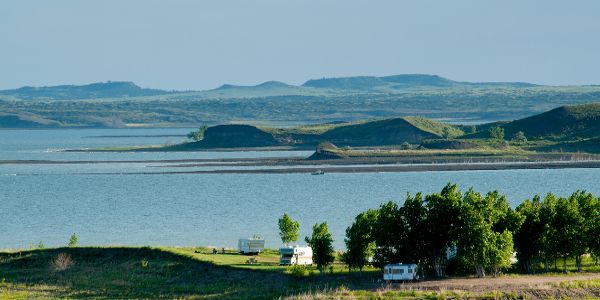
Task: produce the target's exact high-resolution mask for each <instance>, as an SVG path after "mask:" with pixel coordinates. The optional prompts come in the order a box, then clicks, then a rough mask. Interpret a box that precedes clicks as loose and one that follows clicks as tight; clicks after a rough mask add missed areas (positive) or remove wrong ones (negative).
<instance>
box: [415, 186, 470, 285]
mask: <svg viewBox="0 0 600 300" xmlns="http://www.w3.org/2000/svg"><path fill="white" fill-rule="evenodd" d="M461 199H462V194H461V192H460V190H459V189H458V186H457V185H455V184H450V183H448V184H447V185H446V186H445V187H444V188H443V189H442V191H441V193H439V194H437V193H434V194H431V195H427V196H425V203H426V208H427V219H426V220H425V224H426V226H425V228H427V230H426V231H425V235H424V239H425V240H424V243H425V245H426V247H427V253H428V255H429V257H430V258H429V261H430V264H431V265H432V267H433V271H434V274H435V276H438V277H439V276H443V275H444V264H445V262H446V258H447V256H446V255H447V251H448V248H449V247H450V246H452V245H453V244H454V243H455V242H456V236H457V233H458V231H459V230H460V228H461V227H462V221H461V220H460V213H461Z"/></svg>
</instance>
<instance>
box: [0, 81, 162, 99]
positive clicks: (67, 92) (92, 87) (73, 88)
mask: <svg viewBox="0 0 600 300" xmlns="http://www.w3.org/2000/svg"><path fill="white" fill-rule="evenodd" d="M168 93H170V92H168V91H164V90H159V89H146V88H141V87H139V86H137V85H136V84H135V83H133V82H130V81H108V82H97V83H91V84H86V85H57V86H49V87H46V86H44V87H31V86H25V87H22V88H18V89H12V90H3V91H0V95H12V96H17V97H19V98H22V99H52V100H74V99H96V98H119V97H141V96H156V95H163V94H168Z"/></svg>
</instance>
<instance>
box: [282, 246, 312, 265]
mask: <svg viewBox="0 0 600 300" xmlns="http://www.w3.org/2000/svg"><path fill="white" fill-rule="evenodd" d="M279 254H280V255H281V256H280V257H279V264H280V265H303V266H306V265H312V263H313V260H312V256H313V251H312V248H311V247H308V246H307V247H302V246H293V247H291V246H290V247H282V248H279Z"/></svg>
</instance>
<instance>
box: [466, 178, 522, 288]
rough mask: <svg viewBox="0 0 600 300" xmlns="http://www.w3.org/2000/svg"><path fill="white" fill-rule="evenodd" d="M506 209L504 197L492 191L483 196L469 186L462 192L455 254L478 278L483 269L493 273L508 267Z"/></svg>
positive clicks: (509, 245)
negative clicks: (504, 220)
mask: <svg viewBox="0 0 600 300" xmlns="http://www.w3.org/2000/svg"><path fill="white" fill-rule="evenodd" d="M509 210H510V207H509V206H508V203H507V201H506V198H505V197H504V196H500V195H499V193H498V192H496V191H494V192H490V193H488V194H487V195H486V196H485V197H484V196H482V195H481V194H480V193H476V192H475V191H473V189H470V190H469V191H467V192H466V193H465V195H464V198H463V202H462V208H461V217H460V219H461V220H462V221H463V222H464V223H463V226H462V230H461V231H460V233H458V253H459V256H460V257H462V258H463V260H464V261H466V262H467V263H468V264H469V265H471V266H472V267H474V269H475V272H476V274H477V276H479V277H485V270H486V269H488V270H490V271H491V272H492V274H493V275H494V276H496V275H497V274H498V272H499V269H500V268H506V267H508V266H510V258H511V255H512V249H513V240H512V234H511V232H510V231H508V230H507V229H506V228H504V227H506V224H505V223H504V222H503V219H505V218H506V215H507V214H508V213H509Z"/></svg>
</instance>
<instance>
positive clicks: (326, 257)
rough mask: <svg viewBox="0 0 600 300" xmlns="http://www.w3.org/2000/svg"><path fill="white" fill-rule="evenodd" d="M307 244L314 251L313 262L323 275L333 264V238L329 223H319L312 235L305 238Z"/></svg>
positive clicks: (314, 227)
mask: <svg viewBox="0 0 600 300" xmlns="http://www.w3.org/2000/svg"><path fill="white" fill-rule="evenodd" d="M305 241H306V243H307V244H308V245H309V246H310V247H311V248H312V250H313V261H314V262H315V264H317V267H318V268H319V271H320V272H321V275H322V274H323V272H324V270H325V267H326V266H328V265H330V264H331V263H333V261H334V259H335V257H334V255H333V237H332V236H331V233H330V232H329V228H328V226H327V222H323V223H320V224H319V223H317V224H315V225H314V226H313V231H312V235H311V236H310V237H308V236H307V237H306V238H305Z"/></svg>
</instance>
